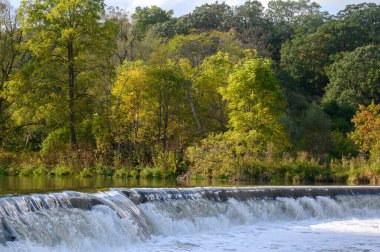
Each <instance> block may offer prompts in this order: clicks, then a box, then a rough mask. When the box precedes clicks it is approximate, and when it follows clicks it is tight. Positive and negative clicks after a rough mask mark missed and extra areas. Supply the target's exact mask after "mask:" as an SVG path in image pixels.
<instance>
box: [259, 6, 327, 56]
mask: <svg viewBox="0 0 380 252" xmlns="http://www.w3.org/2000/svg"><path fill="white" fill-rule="evenodd" d="M320 8H321V6H320V5H319V4H317V3H315V2H311V1H310V0H300V1H292V0H286V1H285V0H271V1H269V3H268V9H267V11H266V17H267V18H268V19H269V20H270V21H271V23H272V25H273V27H272V29H271V35H270V38H269V43H270V45H271V47H272V48H271V51H272V56H273V58H274V59H275V60H278V59H280V55H279V51H280V49H281V45H282V44H283V43H284V42H285V41H287V40H290V39H291V38H292V37H293V36H294V35H295V31H296V30H298V31H304V30H309V28H305V27H304V26H305V23H306V24H308V25H312V27H315V24H316V22H314V21H313V22H309V20H310V19H313V20H315V19H316V17H318V18H317V19H318V20H320V17H321V16H325V15H327V13H323V12H321V11H320ZM319 23H320V21H318V22H317V24H319ZM313 29H315V28H313Z"/></svg>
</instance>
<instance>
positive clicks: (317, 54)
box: [281, 34, 331, 97]
mask: <svg viewBox="0 0 380 252" xmlns="http://www.w3.org/2000/svg"><path fill="white" fill-rule="evenodd" d="M330 46H331V44H330V37H322V36H319V35H318V34H310V35H308V36H297V37H295V38H294V39H292V40H290V41H288V42H285V43H284V44H283V45H282V48H281V66H282V68H283V69H284V70H286V71H287V72H288V73H289V74H290V75H291V76H292V77H293V78H295V79H296V80H298V81H299V83H300V84H301V85H302V87H303V91H304V93H305V94H306V95H308V96H309V97H313V96H314V97H315V96H316V97H319V96H321V95H322V94H323V91H324V88H325V86H326V85H327V82H328V79H327V76H326V72H325V68H326V65H329V64H330V62H331V60H330V48H331V47H330Z"/></svg>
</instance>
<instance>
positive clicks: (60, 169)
mask: <svg viewBox="0 0 380 252" xmlns="http://www.w3.org/2000/svg"><path fill="white" fill-rule="evenodd" d="M50 174H52V175H56V176H69V175H73V174H74V171H73V169H72V168H71V167H69V166H67V165H57V166H55V167H54V168H53V169H52V170H51V171H50Z"/></svg>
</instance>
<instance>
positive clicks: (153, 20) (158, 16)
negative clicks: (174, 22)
mask: <svg viewBox="0 0 380 252" xmlns="http://www.w3.org/2000/svg"><path fill="white" fill-rule="evenodd" d="M173 13H174V12H173V10H169V11H166V10H163V9H161V8H159V7H157V6H155V5H154V6H151V7H143V8H142V7H137V8H136V10H135V13H134V14H133V15H132V19H133V25H134V27H135V29H136V30H137V36H138V39H139V40H142V39H143V37H144V35H145V33H146V31H147V30H148V29H149V28H150V27H152V26H153V25H155V24H160V23H165V22H168V21H170V19H171V18H172V15H173Z"/></svg>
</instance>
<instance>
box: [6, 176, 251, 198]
mask: <svg viewBox="0 0 380 252" xmlns="http://www.w3.org/2000/svg"><path fill="white" fill-rule="evenodd" d="M254 184H257V183H252V182H230V181H229V182H227V181H208V180H193V181H186V182H184V181H177V180H175V179H134V178H112V177H107V176H96V177H92V178H82V177H78V176H70V177H54V176H41V177H38V176H31V177H22V176H19V177H18V176H0V195H6V194H28V193H44V192H53V191H63V190H75V191H85V192H92V191H97V190H102V189H108V188H116V187H126V188H128V187H195V186H239V185H254Z"/></svg>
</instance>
